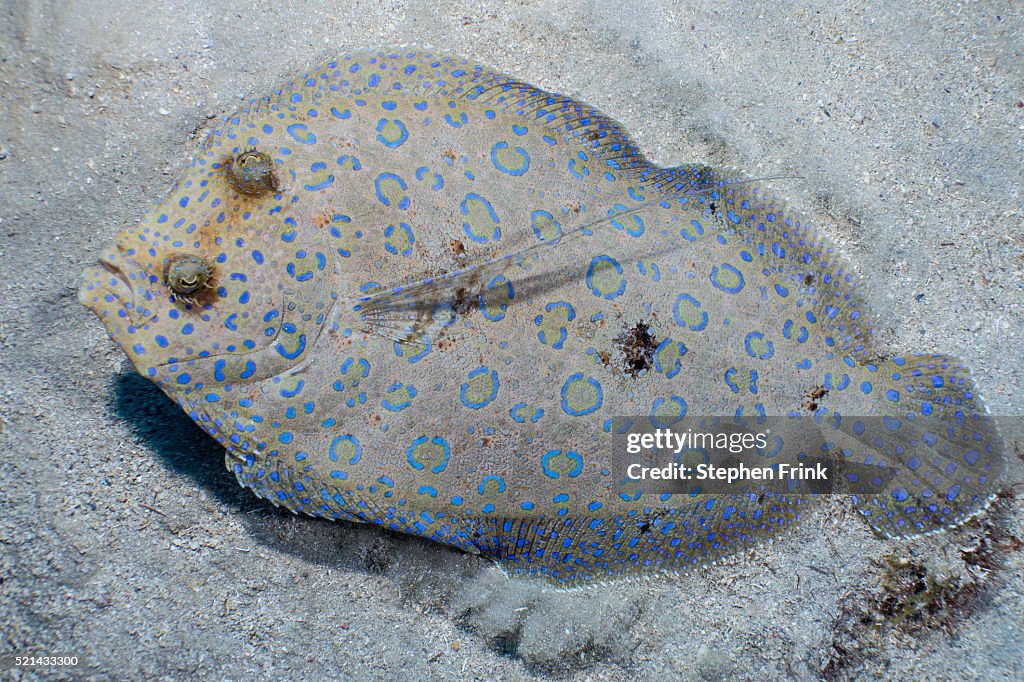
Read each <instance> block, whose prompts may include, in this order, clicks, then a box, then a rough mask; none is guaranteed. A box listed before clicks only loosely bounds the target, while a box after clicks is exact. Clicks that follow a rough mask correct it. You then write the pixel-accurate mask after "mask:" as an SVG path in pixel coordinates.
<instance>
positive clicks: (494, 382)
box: [459, 367, 499, 410]
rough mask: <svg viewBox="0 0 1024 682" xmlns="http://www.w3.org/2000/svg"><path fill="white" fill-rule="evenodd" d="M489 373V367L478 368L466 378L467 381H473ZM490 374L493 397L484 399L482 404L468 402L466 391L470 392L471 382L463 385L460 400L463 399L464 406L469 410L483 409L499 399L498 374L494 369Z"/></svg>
mask: <svg viewBox="0 0 1024 682" xmlns="http://www.w3.org/2000/svg"><path fill="white" fill-rule="evenodd" d="M487 372H488V368H487V367H477V368H476V369H474V370H473V371H472V372H470V373H469V375H468V376H467V377H466V378H467V379H472V378H473V377H475V376H479V375H481V374H486V373H487ZM490 372H491V385H492V389H491V395H490V396H489V397H487V398H484V399H483V400H482V401H481V402H470V401H468V400H466V391H468V390H469V382H468V381H467V382H466V383H464V384H462V389H461V390H460V391H459V398H461V399H462V404H463V405H465V406H466V407H468V408H471V409H474V410H478V409H480V408H481V407H484V406H485V405H489V404H490V403H491V402H492V401H493V400H494V399H495V398H496V397H498V385H499V382H498V372H497V371H495V370H493V369H492V370H490Z"/></svg>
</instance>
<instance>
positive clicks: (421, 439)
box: [408, 436, 451, 474]
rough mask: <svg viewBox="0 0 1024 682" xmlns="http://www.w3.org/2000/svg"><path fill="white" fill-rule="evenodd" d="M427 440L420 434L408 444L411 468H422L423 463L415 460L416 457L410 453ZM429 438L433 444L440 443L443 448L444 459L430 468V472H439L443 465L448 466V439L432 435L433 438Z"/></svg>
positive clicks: (443, 467)
mask: <svg viewBox="0 0 1024 682" xmlns="http://www.w3.org/2000/svg"><path fill="white" fill-rule="evenodd" d="M427 440H428V438H427V437H426V436H420V437H419V438H417V439H416V440H414V441H413V442H412V445H410V446H409V451H408V459H409V464H410V465H412V468H413V469H416V470H417V471H418V470H420V469H422V468H423V466H424V465H423V463H422V462H419V461H417V460H416V458H415V457H413V454H412V453H413V451H414V450H415V449H416V447H417V446H419V445H422V444H423V443H426V442H427ZM429 440H430V442H431V443H433V444H434V445H440V446H441V447H443V448H444V461H442V462H441V463H440V464H438V465H437V466H436V467H433V468H432V469H431V470H430V471H431V472H432V473H435V474H439V473H441V472H442V471H444V469H445V467H447V466H448V459H449V458H450V457H451V449H450V448H449V447H448V441H446V440H445V439H444V438H441V437H440V436H434V437H433V438H430V439H429Z"/></svg>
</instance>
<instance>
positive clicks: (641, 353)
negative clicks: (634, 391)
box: [602, 320, 658, 377]
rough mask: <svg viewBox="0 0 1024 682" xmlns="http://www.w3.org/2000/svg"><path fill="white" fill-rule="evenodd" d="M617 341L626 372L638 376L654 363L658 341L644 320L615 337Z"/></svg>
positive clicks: (623, 368)
mask: <svg viewBox="0 0 1024 682" xmlns="http://www.w3.org/2000/svg"><path fill="white" fill-rule="evenodd" d="M615 343H616V344H618V346H619V350H621V351H622V355H623V362H622V370H623V371H624V372H625V373H626V374H628V375H630V376H632V377H636V376H639V375H640V373H641V372H643V371H645V370H647V369H649V368H650V367H652V366H653V365H654V351H656V350H657V349H658V341H657V339H655V338H654V334H652V333H651V327H650V325H648V324H647V323H646V322H644V321H643V320H641V321H640V322H637V323H636V324H635V325H633V326H632V327H630V328H629V329H626V330H625V331H624V332H623V333H622V334H620V335H619V336H618V337H617V338H616V339H615ZM602 360H603V357H602Z"/></svg>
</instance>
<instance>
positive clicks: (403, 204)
mask: <svg viewBox="0 0 1024 682" xmlns="http://www.w3.org/2000/svg"><path fill="white" fill-rule="evenodd" d="M384 180H394V181H395V182H397V183H398V186H399V187H400V188H401V189H402V191H403V192H404V191H406V190H407V189H408V185H406V184H405V180H403V179H402V178H401V177H399V176H397V175H395V174H394V173H381V174H380V175H378V176H377V178H376V179H375V180H374V181H373V187H374V189H375V190H376V191H377V199H378V200H379V201H380V203H382V204H384V205H385V206H390V205H391V201H390V200H389V199H388V198H387V197H386V196H384V193H383V192H381V191H380V186H381V183H382V182H383V181H384ZM398 208H400V209H402V210H403V211H404V210H405V209H407V208H409V197H402V200H401V201H400V202H398Z"/></svg>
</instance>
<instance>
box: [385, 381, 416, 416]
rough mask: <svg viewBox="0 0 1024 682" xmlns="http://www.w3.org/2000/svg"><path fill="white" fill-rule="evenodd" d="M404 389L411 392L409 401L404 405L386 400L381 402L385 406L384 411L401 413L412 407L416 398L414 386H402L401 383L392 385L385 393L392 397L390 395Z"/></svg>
mask: <svg viewBox="0 0 1024 682" xmlns="http://www.w3.org/2000/svg"><path fill="white" fill-rule="evenodd" d="M403 387H405V388H406V389H408V391H409V399H408V400H406V401H405V402H404V403H393V402H391V401H390V400H388V399H387V398H384V399H383V400H382V401H381V404H382V405H383V406H384V409H386V410H390V411H391V412H401V411H402V410H404V409H405V408H407V407H409V406H410V405H412V399H413V398H415V397H416V389H415V388H413V387H412V386H410V385H408V384H401V383H396V384H392V385H391V386H390V387H389V388H388V390H387V391H385V392H386V393H387V394H389V395H390V394H392V393H394V392H395V391H399V390H401V389H402V388H403Z"/></svg>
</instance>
